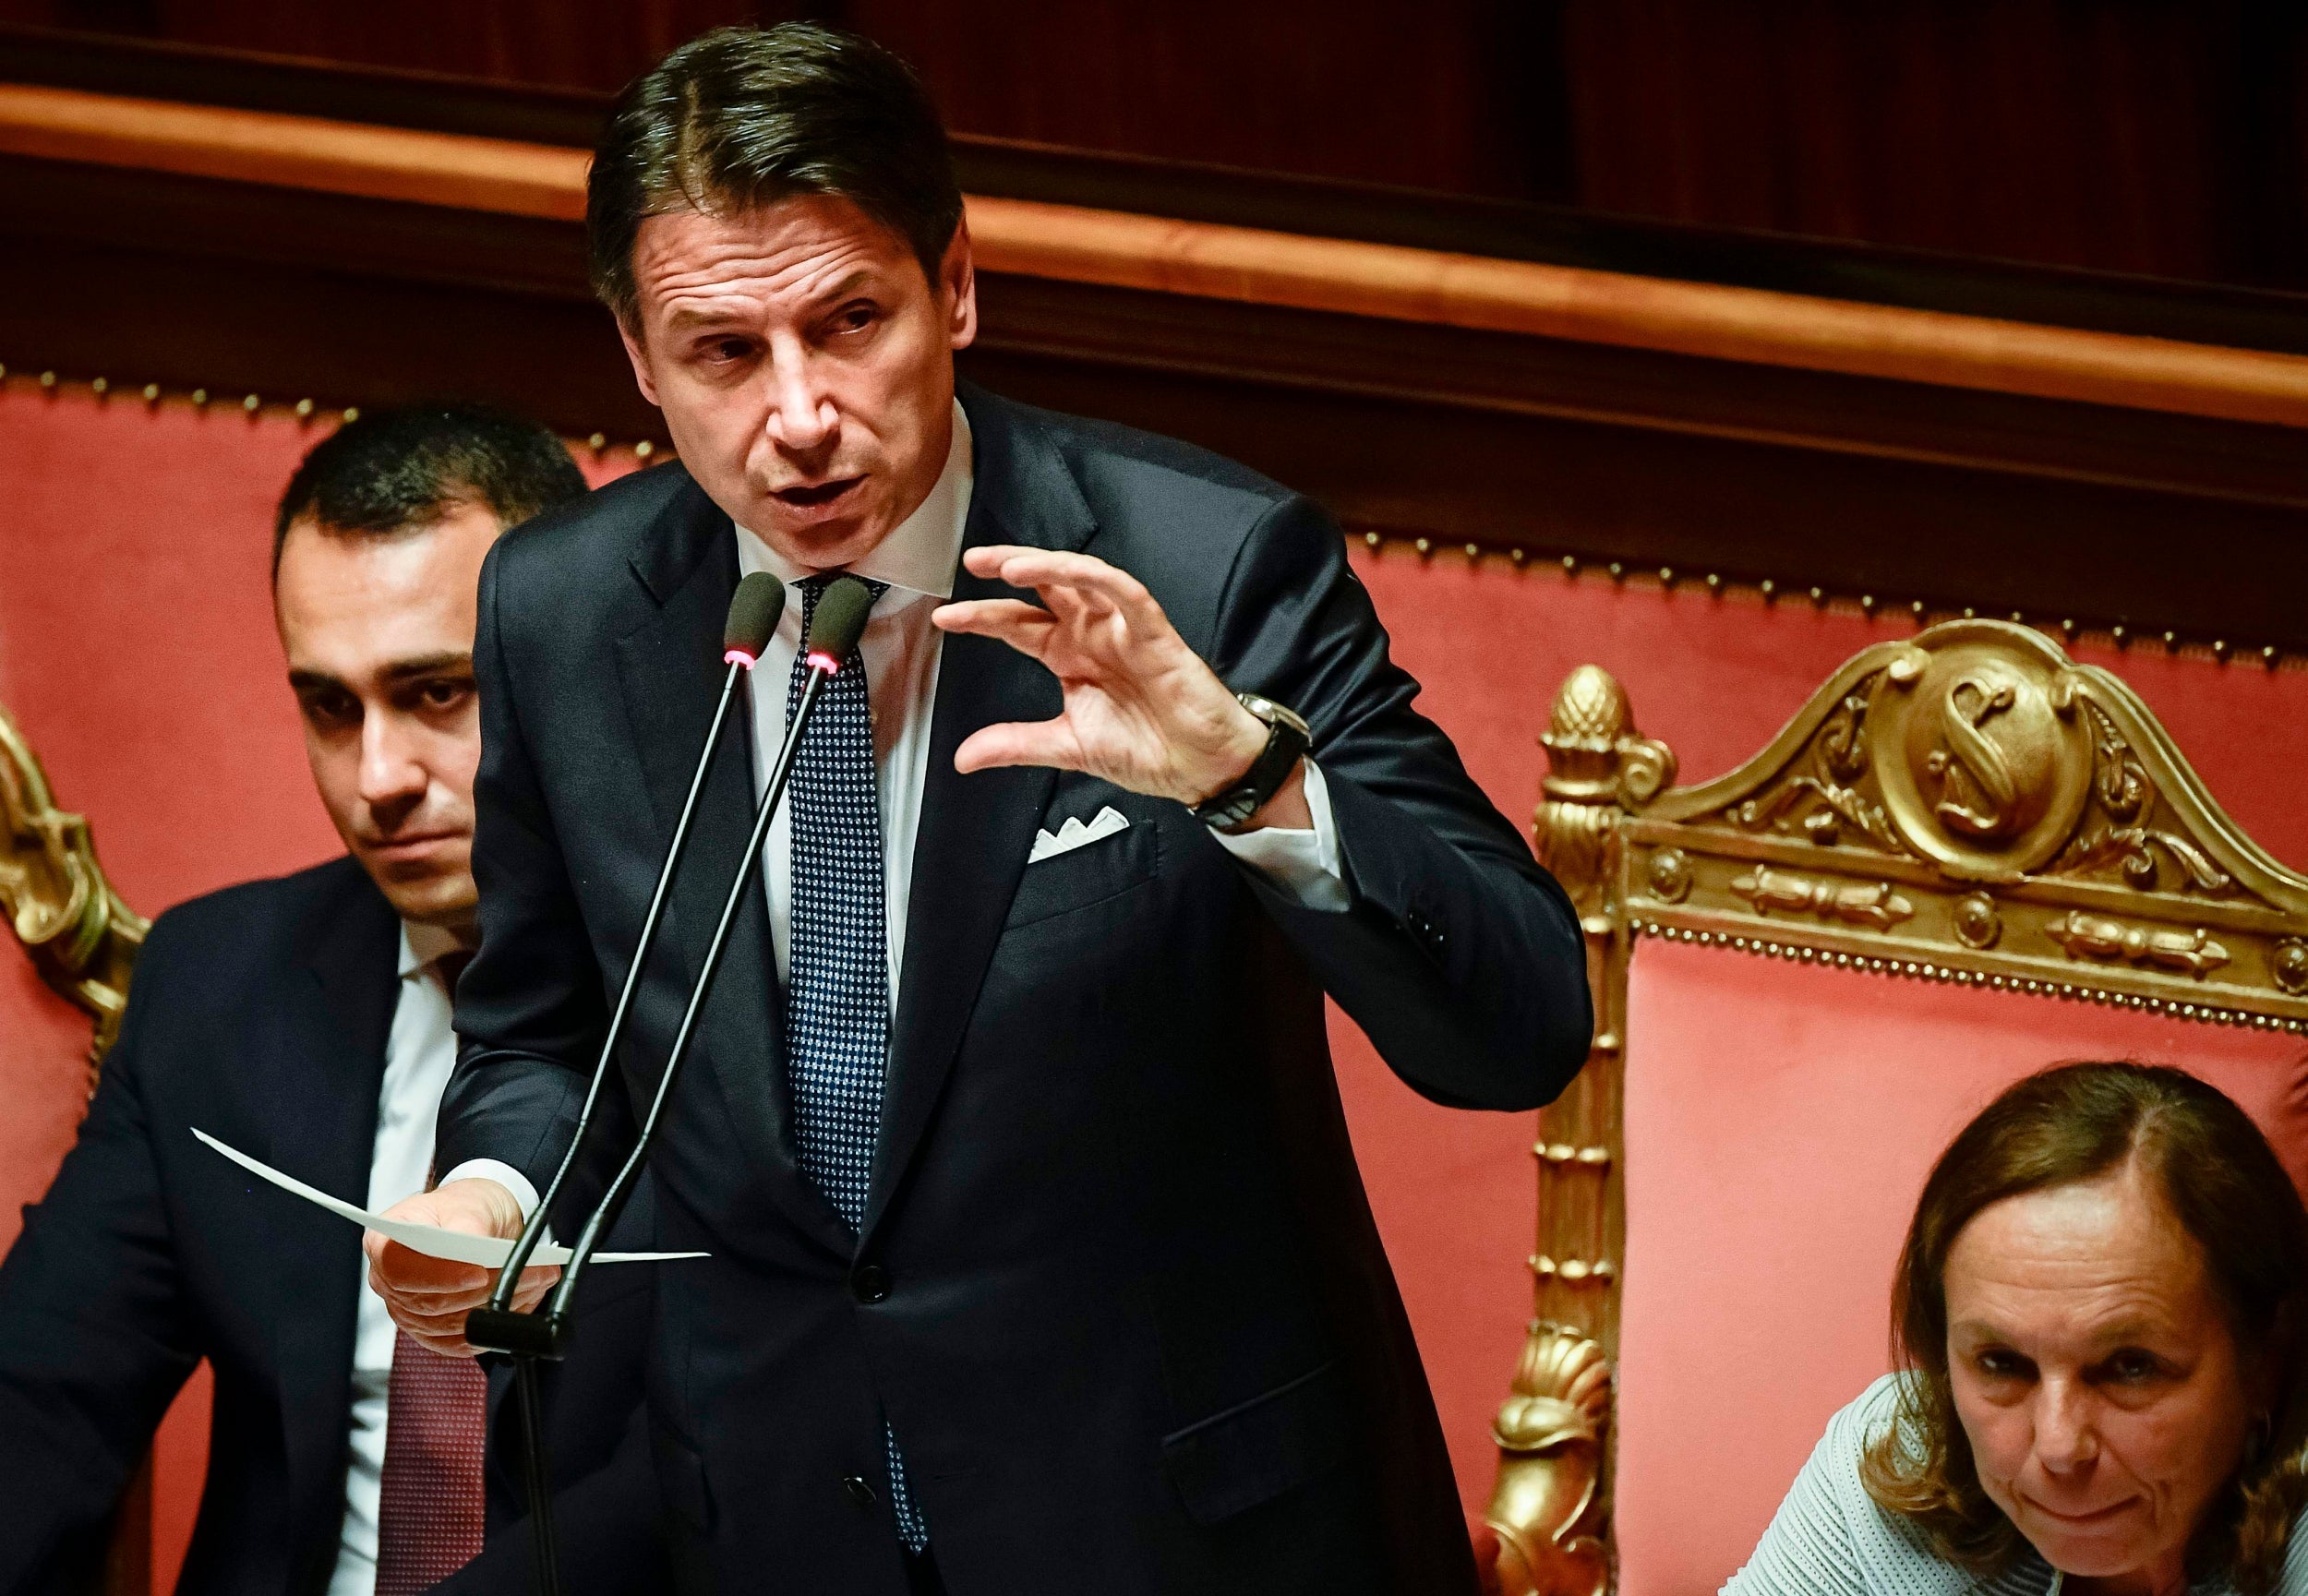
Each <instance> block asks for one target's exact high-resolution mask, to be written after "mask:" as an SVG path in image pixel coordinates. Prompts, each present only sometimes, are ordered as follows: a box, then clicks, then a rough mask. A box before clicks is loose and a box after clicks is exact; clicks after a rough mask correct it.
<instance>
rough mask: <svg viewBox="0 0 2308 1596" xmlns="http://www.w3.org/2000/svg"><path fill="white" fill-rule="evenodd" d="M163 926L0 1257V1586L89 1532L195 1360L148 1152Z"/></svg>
mask: <svg viewBox="0 0 2308 1596" xmlns="http://www.w3.org/2000/svg"><path fill="white" fill-rule="evenodd" d="M168 933H169V927H168V924H167V921H166V920H165V919H163V921H162V924H161V925H160V926H158V927H156V928H155V929H154V931H153V935H152V939H151V942H150V944H148V946H147V947H146V949H145V952H144V955H143V958H142V960H141V961H140V966H141V967H140V968H139V970H138V978H137V982H136V985H135V988H134V995H133V996H132V997H131V998H130V1000H129V1003H128V1012H127V1014H126V1017H125V1020H124V1023H123V1025H122V1027H121V1034H120V1038H119V1040H118V1041H117V1042H116V1043H115V1044H114V1048H113V1050H112V1052H111V1054H110V1056H109V1057H108V1058H107V1060H106V1062H105V1064H104V1069H103V1074H102V1080H101V1083H100V1084H99V1086H98V1087H97V1091H96V1096H95V1098H94V1100H93V1101H92V1102H91V1103H90V1106H89V1113H88V1118H87V1120H86V1121H85V1122H83V1123H82V1125H81V1127H80V1135H79V1140H78V1143H77V1144H76V1145H75V1146H73V1149H72V1151H71V1152H70V1153H69V1154H67V1155H66V1158H65V1161H64V1167H63V1169H62V1170H60V1171H59V1172H58V1174H57V1176H56V1179H55V1182H54V1184H53V1185H52V1186H51V1187H50V1188H49V1191H48V1194H47V1196H46V1197H45V1198H44V1199H43V1200H42V1202H40V1203H39V1204H37V1205H34V1206H28V1207H27V1208H26V1209H25V1222H24V1231H23V1234H22V1235H21V1236H20V1237H18V1241H17V1243H16V1245H15V1247H14V1248H13V1249H12V1250H11V1251H10V1252H9V1254H8V1255H7V1259H6V1263H4V1264H0V1590H25V1589H30V1588H32V1587H33V1585H34V1583H35V1580H36V1578H38V1576H39V1573H40V1571H41V1570H42V1568H43V1567H44V1566H46V1565H47V1564H48V1563H49V1562H50V1561H51V1560H52V1559H53V1558H54V1557H55V1556H56V1555H57V1554H58V1553H59V1551H60V1549H62V1548H64V1547H66V1545H68V1544H70V1543H71V1542H74V1541H76V1540H78V1539H83V1538H85V1537H86V1536H87V1535H88V1534H89V1533H90V1532H91V1531H93V1530H96V1529H98V1528H99V1527H100V1526H101V1525H102V1522H103V1520H104V1518H105V1516H106V1515H107V1514H109V1513H110V1512H111V1511H112V1508H113V1505H114V1501H115V1500H116V1499H117V1498H118V1496H119V1494H120V1491H121V1488H122V1486H123V1485H124V1484H125V1483H126V1481H127V1478H128V1475H129V1473H130V1471H131V1470H134V1469H135V1467H136V1465H137V1462H138V1459H139V1458H142V1457H143V1455H144V1452H145V1450H146V1448H147V1447H148V1446H150V1445H151V1440H152V1434H153V1431H154V1430H155V1429H156V1428H157V1427H158V1425H159V1423H160V1422H161V1417H162V1414H164V1413H165V1412H166V1411H167V1410H168V1404H169V1402H170V1401H171V1400H172V1399H173V1398H174V1397H175V1395H176V1392H177V1390H178V1388H179V1387H181V1386H183V1385H184V1383H185V1380H186V1376H187V1375H189V1374H191V1373H192V1370H193V1367H194V1365H195V1364H197V1363H198V1362H199V1360H200V1357H201V1346H200V1341H199V1337H198V1331H197V1328H196V1316H195V1315H194V1314H192V1313H191V1311H190V1309H189V1307H188V1305H187V1304H186V1301H185V1295H184V1287H183V1282H182V1278H181V1277H180V1275H179V1273H178V1270H177V1266H176V1258H175V1245H174V1241H173V1239H172V1237H171V1234H170V1227H169V1220H168V1215H167V1209H166V1206H165V1205H164V1203H163V1201H162V1191H161V1181H160V1172H159V1169H158V1166H157V1165H156V1164H155V1162H154V1159H153V1153H152V1144H151V1136H150V1123H149V1121H148V1114H147V1110H146V1103H145V1094H144V1083H143V1081H142V1079H141V1074H140V1069H141V1064H142V1052H143V1037H144V1034H145V1032H146V1029H147V1028H148V1026H150V1024H151V1023H152V1021H151V1019H150V1015H151V1014H152V1012H153V1010H154V1009H155V1007H156V1006H159V1007H162V1008H163V1009H164V1008H165V1005H166V1002H167V991H166V987H167V982H166V978H165V974H164V970H165V966H166V965H167V963H168V952H167V944H168V942H169V940H170V939H169V934H168Z"/></svg>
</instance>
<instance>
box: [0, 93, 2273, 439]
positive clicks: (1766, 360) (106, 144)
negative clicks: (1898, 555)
mask: <svg viewBox="0 0 2308 1596" xmlns="http://www.w3.org/2000/svg"><path fill="white" fill-rule="evenodd" d="M0 153H7V154H14V155H21V156H30V157H35V158H41V159H47V160H55V161H71V162H92V163H97V164H102V165H107V166H116V167H129V168H137V169H142V170H148V171H157V172H165V173H173V174H180V175H186V176H198V177H210V178H221V179H226V180H231V181H236V182H244V183H253V184H260V185H269V186H280V187H289V188H298V189H305V190H309V191H316V192H322V193H330V194H339V195H349V196H355V197H359V198H376V199H391V200H405V201H412V202H418V203H424V204H429V205H435V206H442V207H449V208H452V209H464V210H476V211H483V212H490V213H496V214H502V215H513V216H523V217H531V218H537V219H542V220H547V221H557V222H575V221H578V220H580V219H582V217H583V214H584V174H585V164H586V159H587V158H586V156H585V154H584V153H583V151H582V150H572V149H570V148H568V147H565V146H559V145H548V144H535V143H523V142H518V141H514V140H511V139H500V138H477V137H474V136H471V135H464V134H453V133H436V132H424V131H416V130H411V129H406V128H393V127H381V126H367V125H362V124H355V123H347V122H337V121H331V120H328V119H325V118H320V117H312V116H295V115H286V114H278V113H272V112H261V111H244V110H234V109H227V108H223V107H218V106H205V105H191V104H184V103H179V102H168V101H158V100H137V99H129V98H125V97H121V96H115V95H106V94H95V93H89V92H84V91H81V90H67V89H51V88H40V87H33V86H29V85H22V84H0ZM969 226H970V232H971V234H972V237H973V239H974V241H975V243H976V246H977V251H978V258H979V261H980V265H981V266H982V267H983V268H984V269H985V270H988V271H992V272H1001V273H1007V274H1013V275H1016V276H1023V277H1034V278H1043V279H1049V280H1052V281H1058V282H1080V283H1090V284H1097V285H1101V286H1107V287H1115V288H1127V289H1137V290H1145V291H1151V292H1156V293H1162V294H1185V295H1193V296H1197V297H1201V298H1208V299H1219V300H1232V301H1236V302H1239V303H1244V304H1252V305H1264V306H1284V307H1289V308H1293V309H1301V310H1315V311H1326V312H1331V313H1335V314H1342V315H1348V316H1359V317H1366V318H1378V319H1383V320H1388V321H1397V322H1409V323H1415V324H1424V325H1429V326H1444V327H1456V328H1461V329H1468V330H1476V331H1487V332H1501V333H1510V334H1519V335H1523V336H1529V337H1538V338H1550V339H1558V340H1565V341H1569V342H1580V343H1590V344H1601V345H1607V346H1617V347H1621V348H1633V349H1646V350H1654V351H1659V352H1662V353H1665V354H1682V355H1696V356H1701V357H1705V358H1709V359H1715V360H1724V361H1729V362H1734V363H1742V364H1748V365H1758V366H1782V367H1788V368H1794V369H1799V370H1809V371H1819V372H1829V373H1836V374H1840V375H1844V376H1853V377H1864V378H1881V379H1885V380H1889V381H1893V382H1905V383H1919V384H1927V385H1931V386H1936V387H1948V388H1958V389H1969V390H1980V391H1987V392H1995V393H2007V394H2015V395H2023V396H2027V397H2031V398H2037V399H2050V400H2062V401H2070V402H2082V403H2090V404H2102V405H2114V406H2120V407H2124V408H2128V409H2134V410H2146V411H2159V412H2164V413H2168V414H2184V415H2197V416H2205V417H2210V418H2214V419H2218V420H2226V421H2242V422H2255V423H2263V424H2269V425H2275V426H2293V427H2308V356H2302V355H2294V354H2277V353H2271V352H2266V351H2257V350H2243V349H2233V348H2225V347H2219V346H2215V345H2209V344H2200V343H2189V342H2180V341H2177V340H2172V339H2163V338H2150V337H2143V336H2139V335H2136V334H2129V333H2114V332H2096V331H2086V330H2075V329H2068V328H2057V327H2046V326H2040V325H2037V324H2034V323H2028V322H2019V321H2006V320H1997V319H1993V318H1985V317H1975V316H1962V315H1954V314H1950V313H1946V312H1941V311H1930V310H1918V309H1911V308H1905V307H1900V306H1878V305H1865V304H1859V303H1856V302H1853V301H1847V300H1836V299H1825V298H1818V297H1812V296H1808V295H1803V294H1784V293H1774V292H1769V291H1765V290H1760V289H1749V288H1734V287H1725V286H1723V285H1720V284H1713V283H1702V282H1683V281H1677V280H1671V279H1665V278H1653V277H1641V276H1634V275H1630V274H1627V273H1622V272H1611V271H1600V270H1586V269H1581V268H1576V267H1566V266H1556V265H1549V264H1545V263H1542V262H1536V261H1521V260H1505V259H1496V258H1486V257H1481V256H1473V255H1463V254H1451V253H1448V252H1444V251H1438V250H1431V249H1417V248H1409V247H1403V246H1396V245H1388V244H1373V243H1362V242H1355V241H1352V240H1345V239H1336V238H1316V237H1309V236H1305V235H1303V234H1288V233H1279V232H1272V231H1267V230H1262V229H1257V228H1249V227H1236V226H1222V225H1217V224H1213V223H1207V222H1181V221H1174V220H1168V219H1164V218H1160V217H1153V216H1142V215H1136V214H1131V213H1127V212H1123V211H1115V210H1092V209H1088V208H1085V207H1079V206H1069V205H1053V204H1045V203H1040V202H1036V201H1031V200H1023V199H1007V198H990V197H986V196H972V197H971V198H970V200H969Z"/></svg>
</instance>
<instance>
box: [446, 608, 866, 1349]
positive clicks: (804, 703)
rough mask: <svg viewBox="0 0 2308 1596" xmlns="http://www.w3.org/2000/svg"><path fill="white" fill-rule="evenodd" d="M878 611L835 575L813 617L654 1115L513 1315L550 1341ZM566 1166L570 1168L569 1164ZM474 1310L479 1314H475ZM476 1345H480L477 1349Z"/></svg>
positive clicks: (636, 1169) (666, 1093) (619, 1198)
mask: <svg viewBox="0 0 2308 1596" xmlns="http://www.w3.org/2000/svg"><path fill="white" fill-rule="evenodd" d="M872 609H873V590H872V588H870V587H868V586H867V585H866V584H865V583H864V582H860V581H859V580H858V579H857V578H856V577H854V576H837V577H835V579H834V580H833V581H832V582H828V583H827V584H826V586H825V591H824V592H823V593H822V594H819V595H818V600H817V608H816V609H815V610H814V611H813V612H812V613H811V617H810V635H809V636H808V637H807V638H806V639H804V640H803V642H802V645H801V657H802V660H803V662H804V663H805V664H807V665H808V666H809V675H808V676H807V677H806V678H803V680H802V683H801V702H800V703H799V705H797V706H796V707H795V709H794V712H793V718H792V720H791V721H789V722H788V723H787V726H786V738H785V742H784V743H783V745H782V746H780V747H779V749H778V750H777V761H776V763H775V764H774V765H773V766H771V768H770V772H769V775H768V778H767V779H766V780H765V781H763V784H762V798H761V802H760V804H759V805H758V806H757V807H756V808H755V810H754V811H753V832H752V834H751V836H749V837H748V838H747V839H746V844H745V857H744V858H742V859H741V860H739V864H738V873H737V877H736V879H735V880H734V881H732V882H730V883H729V895H728V897H727V899H726V900H724V902H723V904H722V906H721V919H720V921H719V922H718V923H717V924H716V925H715V927H714V940H713V942H711V943H710V944H709V945H708V946H707V947H706V949H705V962H704V964H703V966H702V967H700V969H699V970H698V972H697V986H696V988H695V990H692V991H691V993H690V1002H689V1008H688V1009H687V1010H686V1011H685V1012H684V1013H683V1014H682V1015H681V1026H680V1028H679V1030H677V1031H676V1032H674V1034H673V1047H672V1049H671V1050H670V1051H668V1052H667V1055H666V1063H665V1073H664V1074H662V1075H660V1076H659V1077H658V1078H657V1092H656V1096H655V1098H652V1099H651V1100H650V1104H649V1114H648V1117H647V1118H646V1119H644V1120H643V1122H642V1126H641V1134H640V1135H639V1136H638V1137H636V1138H635V1139H634V1143H633V1150H632V1152H631V1154H630V1155H628V1156H627V1158H626V1160H625V1167H624V1168H623V1169H620V1170H618V1172H617V1179H616V1180H615V1181H613V1182H610V1184H609V1189H608V1191H607V1193H606V1194H603V1196H602V1198H601V1202H600V1205H599V1206H596V1207H595V1209H594V1211H593V1217H592V1218H589V1219H587V1220H586V1221H585V1228H584V1230H583V1232H581V1233H580V1234H579V1236H578V1238H577V1244H576V1245H575V1246H574V1247H572V1248H571V1250H570V1258H569V1262H568V1263H567V1264H566V1265H564V1266H562V1269H561V1278H560V1282H559V1285H557V1286H555V1287H554V1289H553V1295H552V1296H551V1297H550V1298H549V1299H547V1303H546V1305H545V1307H544V1308H543V1309H541V1310H540V1311H539V1312H538V1313H537V1314H514V1315H512V1317H514V1318H517V1319H518V1318H531V1319H537V1318H541V1319H543V1320H544V1321H546V1325H547V1337H548V1338H551V1337H556V1336H558V1331H559V1324H560V1323H561V1322H563V1321H564V1320H565V1318H566V1316H567V1314H568V1313H569V1308H570V1304H571V1302H573V1301H574V1300H575V1299H576V1294H577V1281H578V1279H579V1278H580V1277H581V1276H583V1274H584V1271H585V1265H586V1264H587V1263H588V1262H590V1261H591V1259H592V1257H593V1250H594V1248H595V1245H596V1244H597V1243H598V1242H600V1240H601V1234H602V1232H603V1231H605V1230H607V1229H608V1228H609V1227H610V1226H611V1225H613V1224H615V1223H616V1222H617V1216H618V1214H619V1212H620V1211H621V1210H622V1209H623V1208H624V1206H625V1199H626V1197H627V1195H628V1194H630V1193H631V1190H632V1185H633V1182H634V1181H635V1180H636V1179H638V1178H639V1177H640V1174H641V1169H642V1165H643V1163H644V1162H646V1161H647V1159H648V1158H649V1151H650V1148H651V1147H652V1146H654V1145H655V1142H656V1139H657V1125H658V1122H659V1121H660V1120H661V1119H662V1118H663V1116H664V1113H665V1106H666V1104H667V1101H668V1100H669V1099H670V1098H672V1096H673V1087H674V1084H675V1082H677V1081H678V1080H679V1078H680V1074H681V1065H682V1062H683V1061H684V1060H686V1059H687V1058H688V1056H689V1046H690V1039H691V1038H692V1037H693V1036H695V1035H696V1031H697V1016H698V1014H700V1013H701V1012H703V1009H704V1006H705V999H706V997H707V996H708V995H709V994H710V993H711V992H712V990H713V985H714V978H715V975H717V974H718V973H719V972H720V969H721V955H722V954H723V953H724V952H725V951H727V948H728V945H729V928H730V927H731V926H733V925H735V924H736V923H737V918H738V910H739V907H740V906H742V905H743V904H744V902H745V894H746V893H747V892H748V890H750V889H752V888H753V885H754V872H755V870H757V869H758V868H759V866H760V864H761V858H762V845H763V842H764V841H766V840H767V838H768V836H769V822H770V817H771V816H772V815H774V814H775V813H776V812H777V803H778V800H779V799H780V798H784V797H785V794H786V784H787V781H788V780H789V779H790V778H791V777H792V775H793V762H794V759H795V757H796V756H797V755H799V752H800V751H801V737H802V733H803V732H804V731H806V730H807V729H808V727H809V724H810V715H811V712H812V711H814V710H815V709H816V708H817V696H818V690H819V689H820V688H822V687H823V686H824V685H825V682H826V680H827V678H831V677H834V676H836V675H838V674H840V671H841V667H842V665H843V663H844V662H845V661H847V659H848V658H849V655H850V654H851V652H852V651H854V650H855V649H856V648H857V646H858V639H859V637H861V636H862V635H864V632H865V626H866V618H867V617H868V616H869V615H870V614H871V613H872ZM564 1167H566V1165H564ZM477 1312H478V1311H477V1310H476V1314H477ZM465 1339H466V1340H468V1341H470V1340H472V1339H473V1332H472V1331H471V1330H470V1329H468V1330H466V1332H465ZM475 1344H476V1345H477V1343H475Z"/></svg>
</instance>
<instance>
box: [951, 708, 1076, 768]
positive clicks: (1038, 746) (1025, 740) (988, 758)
mask: <svg viewBox="0 0 2308 1596" xmlns="http://www.w3.org/2000/svg"><path fill="white" fill-rule="evenodd" d="M1012 764H1025V765H1048V766H1052V767H1054V768H1055V769H1058V770H1085V769H1088V766H1087V765H1085V764H1084V763H1083V762H1082V747H1081V743H1080V741H1079V740H1078V739H1077V738H1076V737H1075V735H1074V730H1073V728H1072V727H1071V726H1068V725H1067V724H1066V722H1064V720H1037V721H1020V720H1013V721H1004V722H1002V723H1001V724H1000V725H998V726H980V728H979V729H978V730H976V731H974V732H972V733H970V734H969V736H968V737H967V738H963V739H962V746H961V747H959V748H957V749H956V750H954V768H955V769H956V770H957V771H959V772H961V773H962V774H964V775H968V774H970V773H971V772H972V771H981V770H992V769H993V768H994V767H995V766H997V765H1012Z"/></svg>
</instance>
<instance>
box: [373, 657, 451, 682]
mask: <svg viewBox="0 0 2308 1596" xmlns="http://www.w3.org/2000/svg"><path fill="white" fill-rule="evenodd" d="M377 674H378V675H379V677H381V678H383V679H384V680H386V681H389V682H403V681H415V680H418V679H420V678H425V677H430V676H471V675H472V674H473V654H472V652H471V651H470V650H467V649H444V650H442V651H441V652H440V653H439V654H419V655H417V656H416V657H415V659H397V660H394V661H393V662H392V663H391V665H389V666H385V667H384V669H382V670H380V671H379V672H378V673H377Z"/></svg>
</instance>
